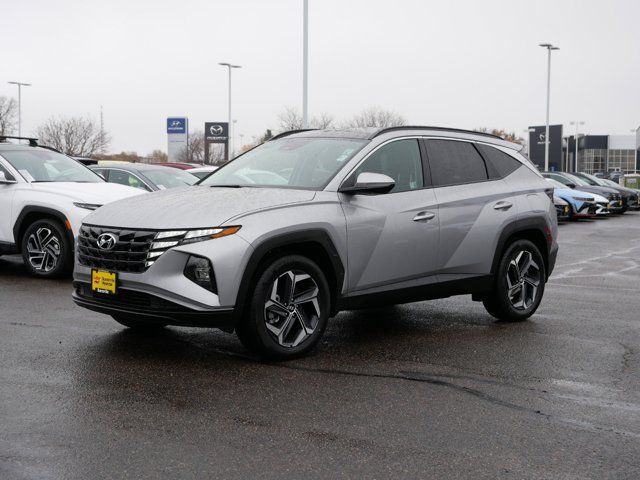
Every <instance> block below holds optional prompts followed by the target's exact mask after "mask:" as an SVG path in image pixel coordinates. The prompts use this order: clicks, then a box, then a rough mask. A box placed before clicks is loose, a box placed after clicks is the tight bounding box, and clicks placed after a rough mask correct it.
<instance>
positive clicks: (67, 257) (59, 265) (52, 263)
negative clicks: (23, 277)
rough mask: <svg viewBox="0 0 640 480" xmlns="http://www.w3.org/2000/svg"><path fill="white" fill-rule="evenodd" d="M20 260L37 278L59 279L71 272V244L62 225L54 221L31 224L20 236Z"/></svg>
mask: <svg viewBox="0 0 640 480" xmlns="http://www.w3.org/2000/svg"><path fill="white" fill-rule="evenodd" d="M21 251H22V259H23V260H24V264H25V265H26V266H27V269H28V270H29V271H30V272H31V273H33V274H34V275H37V276H39V277H45V278H52V277H60V276H62V275H65V274H67V273H69V272H70V271H71V268H72V265H73V253H72V250H71V242H70V241H69V237H68V235H67V233H66V231H65V230H64V228H63V226H62V224H61V223H60V222H59V221H57V220H54V219H43V220H37V221H35V222H33V223H32V224H31V225H29V226H28V227H27V230H26V231H25V232H24V235H23V236H22V245H21Z"/></svg>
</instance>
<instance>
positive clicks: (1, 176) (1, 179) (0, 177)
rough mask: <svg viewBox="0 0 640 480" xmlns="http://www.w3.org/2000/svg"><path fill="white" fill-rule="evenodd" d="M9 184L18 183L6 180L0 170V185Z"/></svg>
mask: <svg viewBox="0 0 640 480" xmlns="http://www.w3.org/2000/svg"><path fill="white" fill-rule="evenodd" d="M11 183H18V182H16V181H15V180H8V179H7V176H6V175H5V173H4V172H3V171H2V170H0V184H5V185H7V184H11Z"/></svg>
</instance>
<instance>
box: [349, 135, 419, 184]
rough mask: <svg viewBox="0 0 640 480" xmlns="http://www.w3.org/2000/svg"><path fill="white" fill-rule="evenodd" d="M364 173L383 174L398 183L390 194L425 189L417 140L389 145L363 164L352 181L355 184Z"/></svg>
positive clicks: (398, 141)
mask: <svg viewBox="0 0 640 480" xmlns="http://www.w3.org/2000/svg"><path fill="white" fill-rule="evenodd" d="M364 172H369V173H382V174H384V175H387V176H389V177H391V178H393V180H394V181H395V182H396V184H395V186H394V187H393V190H391V192H390V193H398V192H406V191H408V190H417V189H419V188H423V187H424V174H423V171H422V158H421V156H420V146H419V145H418V140H416V139H406V140H396V141H394V142H391V143H388V144H386V145H384V146H382V147H380V148H379V149H378V150H376V151H375V152H374V153H372V154H371V155H370V156H369V157H368V158H367V159H366V160H365V161H364V162H362V163H361V164H360V165H359V166H358V168H356V171H355V173H354V174H353V175H352V176H351V179H352V180H350V181H353V182H355V180H356V179H357V178H358V175H359V174H361V173H364Z"/></svg>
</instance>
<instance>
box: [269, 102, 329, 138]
mask: <svg viewBox="0 0 640 480" xmlns="http://www.w3.org/2000/svg"><path fill="white" fill-rule="evenodd" d="M278 120H279V122H280V131H282V132H286V131H288V130H300V129H302V128H304V127H303V122H302V115H301V114H300V112H299V111H298V109H297V108H295V107H285V108H284V110H283V111H282V112H280V113H279V114H278ZM332 124H333V115H330V114H328V113H323V114H321V115H320V116H319V117H311V119H309V128H319V129H321V130H323V129H325V128H329V127H331V125H332Z"/></svg>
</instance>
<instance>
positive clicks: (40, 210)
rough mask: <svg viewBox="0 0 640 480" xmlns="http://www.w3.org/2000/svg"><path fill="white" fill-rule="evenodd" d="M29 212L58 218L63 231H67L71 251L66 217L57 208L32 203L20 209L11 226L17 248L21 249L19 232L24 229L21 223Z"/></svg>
mask: <svg viewBox="0 0 640 480" xmlns="http://www.w3.org/2000/svg"><path fill="white" fill-rule="evenodd" d="M31 213H40V214H43V215H45V216H48V217H54V218H57V219H58V220H60V223H62V226H63V227H64V228H65V231H66V232H67V239H68V240H69V242H71V243H70V245H71V250H72V251H73V248H74V238H73V232H72V231H71V230H69V228H67V217H66V216H65V215H64V214H62V213H61V212H59V211H58V210H54V209H53V208H47V207H40V206H33V205H31V206H26V207H24V208H23V209H22V211H21V212H20V214H19V215H18V218H17V219H16V223H15V225H14V226H13V239H14V242H15V244H16V246H17V248H18V250H20V249H21V243H22V241H21V239H20V232H21V231H22V230H24V228H23V227H25V226H26V225H23V223H24V221H25V218H26V217H27V216H28V215H29V214H31Z"/></svg>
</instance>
